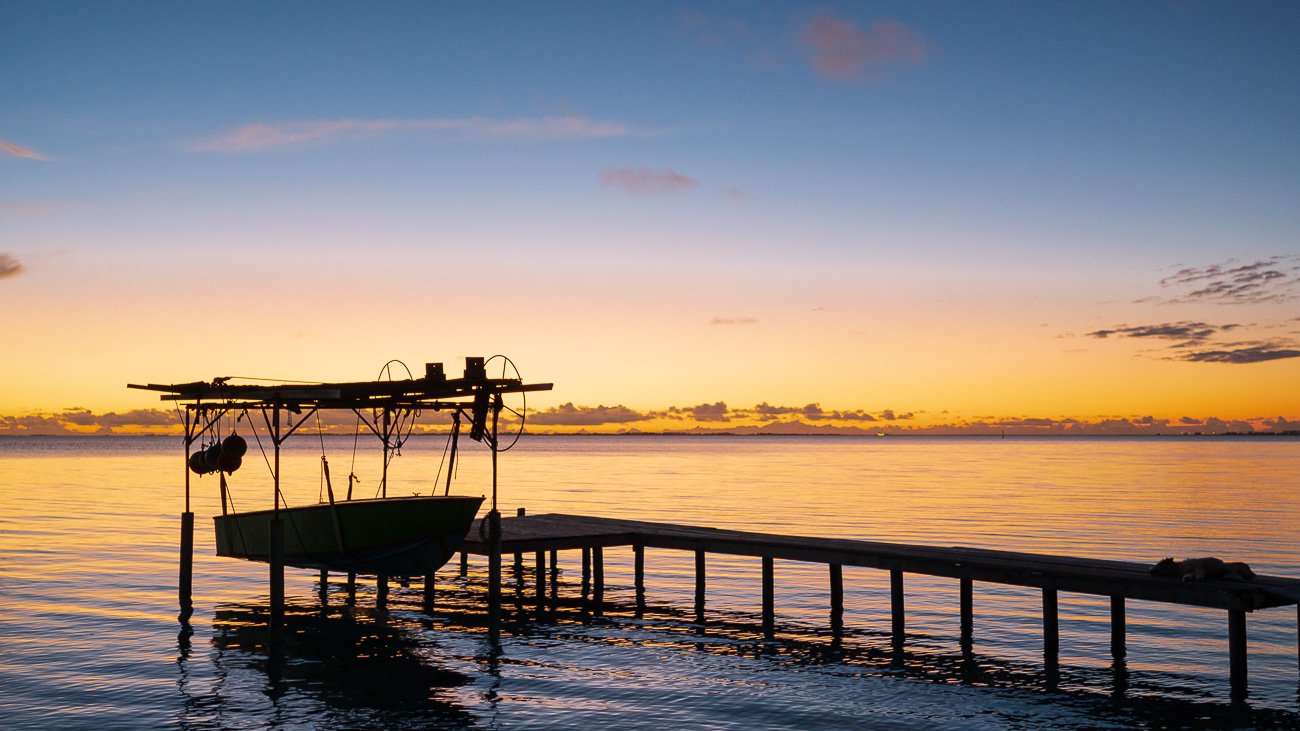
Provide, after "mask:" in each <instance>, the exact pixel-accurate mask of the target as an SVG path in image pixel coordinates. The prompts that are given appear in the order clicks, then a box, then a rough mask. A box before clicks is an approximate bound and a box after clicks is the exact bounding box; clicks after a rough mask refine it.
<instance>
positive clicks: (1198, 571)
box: [1151, 556, 1255, 581]
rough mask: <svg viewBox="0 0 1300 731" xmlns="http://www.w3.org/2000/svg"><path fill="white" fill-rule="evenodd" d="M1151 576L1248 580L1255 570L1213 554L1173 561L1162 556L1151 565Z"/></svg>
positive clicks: (1198, 579) (1206, 579)
mask: <svg viewBox="0 0 1300 731" xmlns="http://www.w3.org/2000/svg"><path fill="white" fill-rule="evenodd" d="M1151 575H1152V576H1177V577H1179V578H1180V579H1182V580H1183V581H1250V580H1251V579H1253V578H1255V572H1254V571H1251V570H1250V565H1249V564H1246V563H1242V562H1241V561H1224V560H1222V559H1218V558H1215V557H1213V556H1206V557H1205V558H1189V559H1186V560H1183V561H1175V560H1174V559H1172V558H1162V559H1160V561H1159V563H1157V564H1156V565H1155V566H1152V567H1151Z"/></svg>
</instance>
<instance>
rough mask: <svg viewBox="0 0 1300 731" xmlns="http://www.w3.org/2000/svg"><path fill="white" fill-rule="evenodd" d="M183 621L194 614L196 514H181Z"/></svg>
mask: <svg viewBox="0 0 1300 731" xmlns="http://www.w3.org/2000/svg"><path fill="white" fill-rule="evenodd" d="M176 590H177V594H178V595H179V596H178V599H179V600H180V605H181V619H187V618H189V616H190V615H191V614H193V613H194V513H192V512H190V511H188V510H186V511H185V512H183V513H181V568H180V577H179V580H178V582H177V585H176Z"/></svg>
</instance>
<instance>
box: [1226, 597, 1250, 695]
mask: <svg viewBox="0 0 1300 731" xmlns="http://www.w3.org/2000/svg"><path fill="white" fill-rule="evenodd" d="M1228 675H1229V682H1230V684H1231V686H1232V690H1231V697H1232V700H1233V702H1240V701H1244V700H1246V685H1247V683H1246V676H1247V672H1246V612H1245V610H1242V609H1229V610H1228Z"/></svg>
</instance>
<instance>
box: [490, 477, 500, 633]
mask: <svg viewBox="0 0 1300 731" xmlns="http://www.w3.org/2000/svg"><path fill="white" fill-rule="evenodd" d="M492 455H493V457H495V456H496V452H493V453H492ZM487 522H488V636H489V637H491V638H492V639H493V640H496V639H497V638H498V637H500V636H501V513H500V512H498V511H496V510H489V511H488V514H487Z"/></svg>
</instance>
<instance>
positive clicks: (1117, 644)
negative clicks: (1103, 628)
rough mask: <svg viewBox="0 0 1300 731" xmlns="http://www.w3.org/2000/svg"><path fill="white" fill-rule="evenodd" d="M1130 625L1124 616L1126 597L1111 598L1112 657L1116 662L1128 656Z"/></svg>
mask: <svg viewBox="0 0 1300 731" xmlns="http://www.w3.org/2000/svg"><path fill="white" fill-rule="evenodd" d="M1127 633H1128V627H1127V622H1126V620H1125V617H1124V597H1122V596H1113V597H1111V598H1110V657H1111V659H1112V660H1114V661H1115V662H1116V663H1119V662H1123V661H1124V658H1125V657H1127V656H1128V638H1127V636H1126V635H1127Z"/></svg>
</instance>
